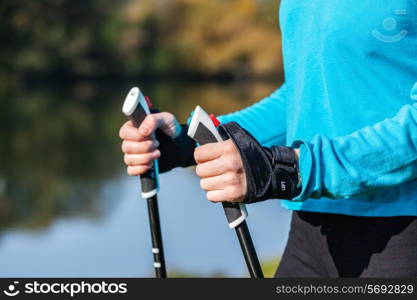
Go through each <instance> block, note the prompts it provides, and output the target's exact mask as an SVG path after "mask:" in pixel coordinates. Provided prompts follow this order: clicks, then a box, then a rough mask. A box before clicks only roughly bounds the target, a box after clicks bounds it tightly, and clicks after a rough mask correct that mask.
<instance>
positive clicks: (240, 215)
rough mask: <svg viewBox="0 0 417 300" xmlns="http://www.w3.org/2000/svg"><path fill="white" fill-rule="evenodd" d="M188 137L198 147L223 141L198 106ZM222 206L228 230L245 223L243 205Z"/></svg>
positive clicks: (228, 203)
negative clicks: (198, 145) (197, 144)
mask: <svg viewBox="0 0 417 300" xmlns="http://www.w3.org/2000/svg"><path fill="white" fill-rule="evenodd" d="M188 135H189V136H190V137H191V138H192V139H194V140H195V141H196V142H197V143H199V144H200V145H205V144H208V143H216V142H221V141H223V139H222V137H221V136H220V134H219V132H218V131H217V129H216V127H215V125H214V124H213V121H212V119H211V118H210V116H209V115H208V114H207V113H206V112H205V111H204V110H203V109H202V108H201V107H200V106H197V108H196V109H195V111H194V114H193V117H192V119H191V122H190V126H189V129H188ZM222 205H223V209H224V213H225V214H226V218H227V222H228V223H229V227H230V228H235V227H236V226H238V225H239V224H241V223H242V222H243V221H245V219H246V217H247V215H248V213H247V211H246V206H245V204H243V203H231V202H222Z"/></svg>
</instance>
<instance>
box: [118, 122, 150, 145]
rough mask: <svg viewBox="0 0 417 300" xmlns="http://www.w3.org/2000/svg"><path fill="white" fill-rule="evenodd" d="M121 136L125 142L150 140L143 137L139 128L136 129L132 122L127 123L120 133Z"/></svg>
mask: <svg viewBox="0 0 417 300" xmlns="http://www.w3.org/2000/svg"><path fill="white" fill-rule="evenodd" d="M119 136H120V138H121V139H123V140H132V141H138V142H140V141H144V140H148V139H149V138H146V137H144V136H143V135H141V134H140V133H139V131H138V129H137V128H135V127H134V126H133V124H132V122H131V121H128V122H126V123H125V124H124V125H123V126H122V127H121V128H120V131H119Z"/></svg>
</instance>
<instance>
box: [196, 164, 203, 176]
mask: <svg viewBox="0 0 417 300" xmlns="http://www.w3.org/2000/svg"><path fill="white" fill-rule="evenodd" d="M195 173H196V174H197V176H198V177H202V175H203V173H202V167H201V165H197V167H196V168H195Z"/></svg>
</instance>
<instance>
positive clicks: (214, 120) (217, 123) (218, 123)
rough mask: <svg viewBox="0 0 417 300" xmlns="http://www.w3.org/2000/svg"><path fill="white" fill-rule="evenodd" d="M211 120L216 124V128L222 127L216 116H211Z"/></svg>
mask: <svg viewBox="0 0 417 300" xmlns="http://www.w3.org/2000/svg"><path fill="white" fill-rule="evenodd" d="M210 119H211V120H212V121H213V124H214V126H215V127H218V126H219V125H220V121H219V120H217V118H216V116H215V115H213V114H211V115H210Z"/></svg>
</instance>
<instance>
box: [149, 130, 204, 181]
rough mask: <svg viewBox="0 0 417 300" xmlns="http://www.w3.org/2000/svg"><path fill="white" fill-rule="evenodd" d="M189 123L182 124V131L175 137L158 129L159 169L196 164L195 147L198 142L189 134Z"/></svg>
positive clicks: (168, 169)
mask: <svg viewBox="0 0 417 300" xmlns="http://www.w3.org/2000/svg"><path fill="white" fill-rule="evenodd" d="M187 131H188V125H181V133H180V134H179V135H178V136H177V137H176V138H175V139H173V138H171V137H170V136H168V135H166V134H165V133H164V132H163V131H162V130H159V129H158V130H156V132H155V136H156V138H157V140H158V141H159V145H160V146H159V150H160V151H161V157H160V158H159V171H160V172H161V173H164V172H168V171H170V170H172V169H174V168H177V167H183V168H186V167H190V166H193V165H195V164H196V162H195V160H194V149H195V148H196V143H195V141H194V140H193V139H191V138H190V137H189V136H188V135H187Z"/></svg>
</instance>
